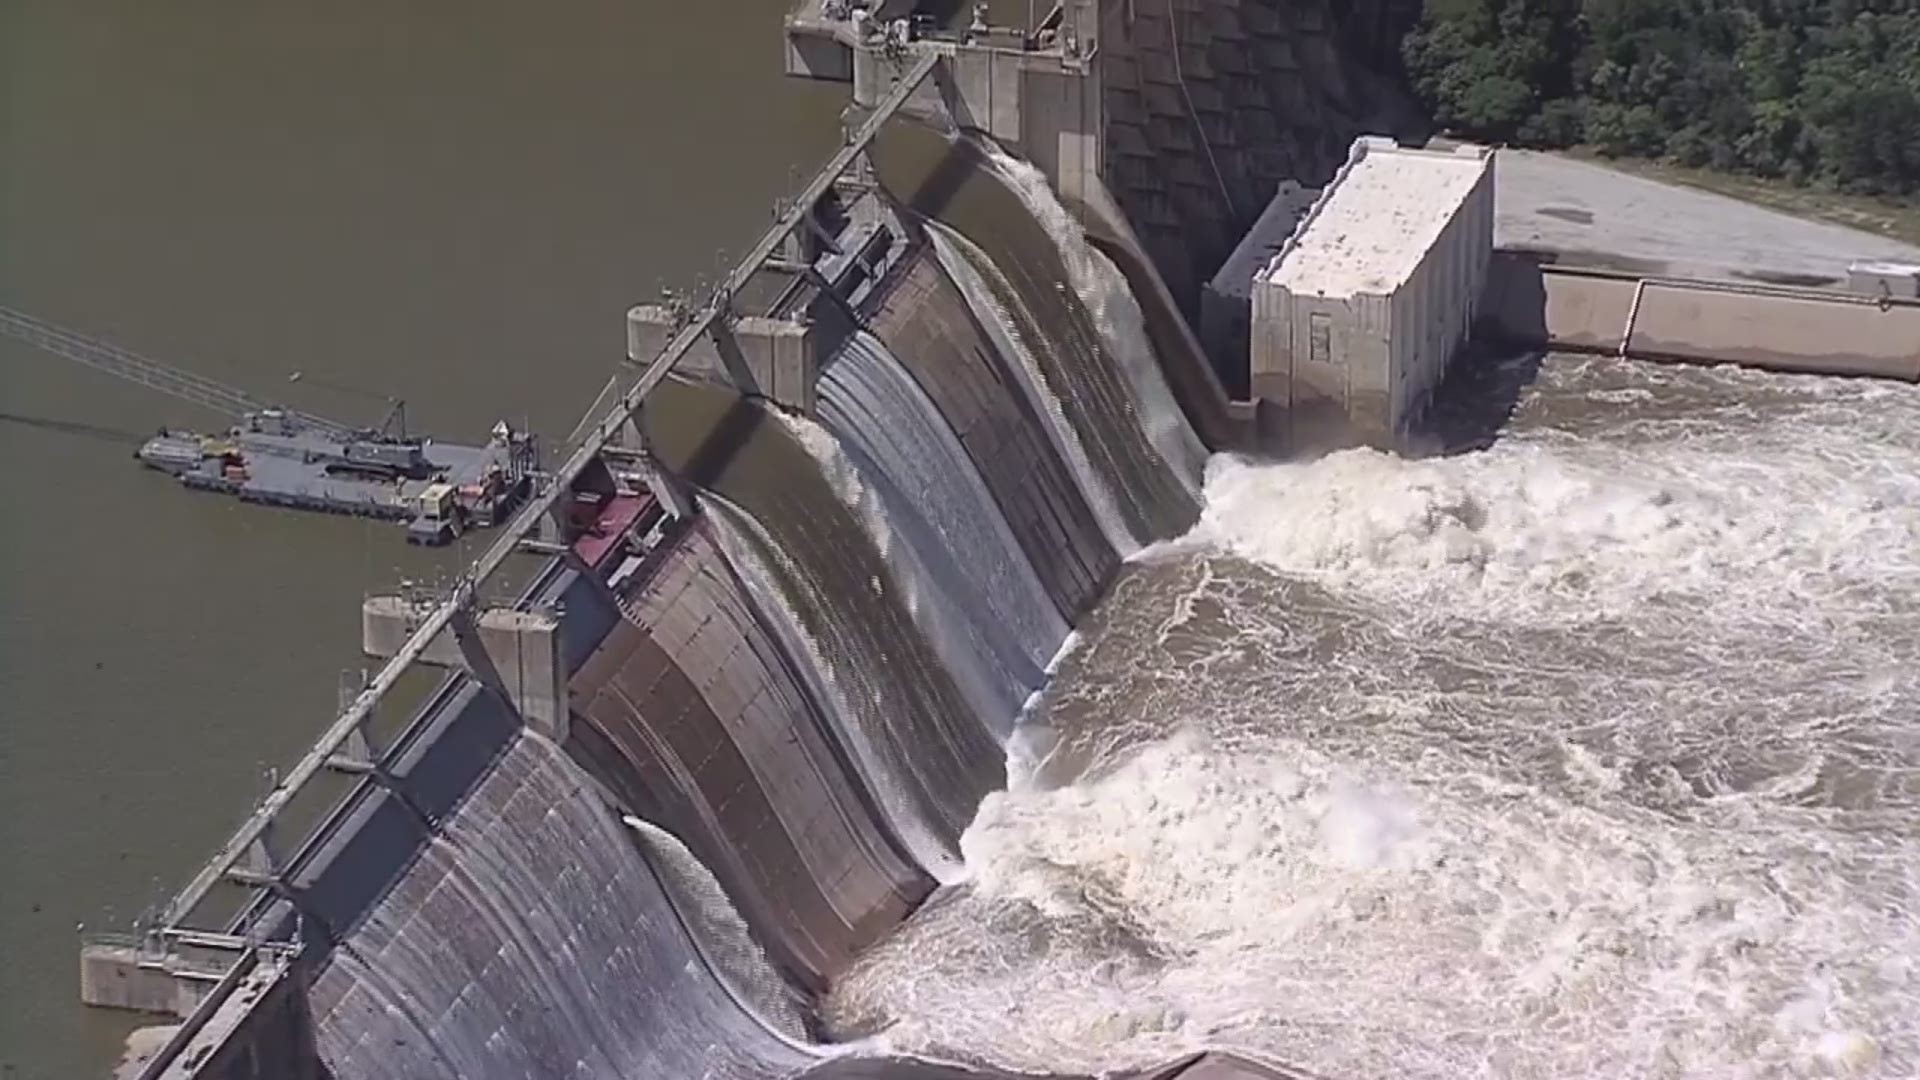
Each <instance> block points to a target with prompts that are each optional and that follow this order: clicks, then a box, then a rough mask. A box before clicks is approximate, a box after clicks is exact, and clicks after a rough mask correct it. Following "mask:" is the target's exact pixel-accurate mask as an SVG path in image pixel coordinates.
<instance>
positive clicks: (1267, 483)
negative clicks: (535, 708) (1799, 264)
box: [825, 357, 1920, 1078]
mask: <svg viewBox="0 0 1920 1080" xmlns="http://www.w3.org/2000/svg"><path fill="white" fill-rule="evenodd" d="M1518 363H1520V362H1516V364H1518ZM1203 494H1204V497H1205V508H1204V511H1203V514H1202V517H1201V520H1200V522H1199V523H1198V525H1196V526H1195V528H1194V529H1193V530H1192V531H1191V532H1190V533H1189V534H1188V535H1187V536H1185V537H1183V538H1181V539H1179V540H1177V541H1174V542H1171V543H1166V544H1161V545H1158V546H1155V547H1152V548H1148V549H1146V550H1144V551H1142V552H1140V553H1139V554H1137V555H1136V556H1135V557H1134V558H1133V559H1132V560H1131V561H1130V563H1129V564H1128V566H1127V568H1126V570H1125V571H1124V572H1123V574H1122V575H1121V577H1120V579H1119V581H1118V582H1117V583H1116V584H1115V586H1114V588H1113V590H1112V592H1111V595H1110V596H1109V598H1108V599H1107V600H1106V601H1105V602H1104V603H1103V604H1102V606H1101V607H1100V608H1099V609H1098V610H1097V611H1096V612H1095V613H1094V614H1093V615H1092V616H1090V617H1089V618H1088V619H1087V620H1086V621H1085V622H1084V623H1083V625H1082V626H1081V627H1080V632H1079V633H1077V634H1076V635H1075V641H1076V642H1077V645H1076V647H1075V648H1074V649H1073V650H1072V651H1071V653H1070V654H1069V655H1066V656H1064V657H1063V658H1061V659H1060V661H1059V662H1058V667H1057V672H1056V674H1055V675H1054V677H1053V679H1052V680H1051V682H1050V683H1049V685H1048V687H1047V688H1046V690H1045V692H1044V693H1043V694H1042V695H1041V696H1040V698H1039V699H1038V700H1037V701H1036V702H1035V703H1034V704H1033V706H1032V707H1031V708H1030V709H1029V711H1028V713H1027V714H1026V715H1025V716H1023V718H1022V724H1023V732H1024V733H1028V734H1027V735H1025V736H1016V738H1015V740H1014V744H1015V745H1016V746H1019V747H1021V748H1023V750H1022V752H1023V753H1029V754H1030V753H1032V752H1033V751H1032V749H1031V748H1033V747H1036V746H1037V747H1041V748H1042V749H1043V750H1044V751H1045V754H1044V757H1042V758H1041V759H1040V760H1039V761H1037V762H1028V761H1023V762H1022V763H1021V767H1020V768H1018V769H1015V770H1010V771H1011V773H1012V775H1013V776H1014V778H1015V779H1014V786H1013V787H1012V788H1011V789H1010V790H1008V791H1006V792H1003V793H999V794H996V795H994V796H992V797H990V798H989V799H988V800H987V801H986V802H985V803H984V804H983V805H982V806H981V807H980V810H979V813H978V815H977V817H976V819H975V820H974V822H973V824H972V825H971V827H970V828H969V829H968V830H967V832H966V834H965V835H964V836H963V838H962V841H961V853H962V855H963V857H964V860H965V868H964V877H963V880H962V881H960V883H958V884H957V885H954V886H952V887H950V888H947V889H945V890H943V891H942V892H941V893H940V894H938V895H937V897H936V898H935V900H934V901H933V902H931V903H930V904H929V905H928V906H927V907H926V908H925V909H924V910H923V911H921V912H920V913H919V914H918V915H916V916H915V918H914V919H913V920H911V921H910V922H909V923H908V925H907V926H905V927H904V928H902V930H901V931H900V932H899V933H897V934H896V935H894V936H892V937H891V938H889V939H888V940H887V941H885V942H884V943H882V944H881V945H880V946H878V947H877V948H875V949H874V950H873V951H871V952H870V953H869V954H868V955H867V956H865V957H864V958H863V959H862V960H861V962H860V963H859V964H858V965H857V966H856V967H855V969H854V970H853V971H851V972H850V973H848V974H847V975H846V976H845V977H844V978H842V979H841V980H840V982H839V983H838V984H837V985H836V986H835V987H834V989H833V992H832V994H831V996H830V998H829V1000H828V1001H827V1003H826V1007H825V1008H826V1014H827V1019H828V1020H829V1022H830V1023H831V1024H833V1025H834V1026H835V1028H836V1030H837V1031H838V1032H839V1033H841V1034H843V1035H847V1036H856V1035H857V1036H867V1035H872V1036H875V1037H876V1038H877V1039H878V1040H879V1041H880V1042H881V1043H882V1044H883V1045H886V1046H889V1047H891V1048H893V1049H896V1050H901V1051H907V1052H920V1053H934V1054H940V1055H945V1056H956V1057H960V1058H963V1059H968V1060H977V1061H983V1062H991V1063H994V1064H998V1065H1002V1066H1006V1067H1012V1068H1021V1069H1029V1070H1035V1071H1041V1070H1045V1071H1087V1072H1095V1073H1097V1072H1100V1071H1103V1070H1116V1069H1121V1068H1125V1067H1129V1066H1138V1065H1147V1064H1153V1063H1159V1062H1164V1061H1166V1060H1167V1059H1168V1058H1169V1057H1170V1056H1171V1055H1174V1054H1178V1053H1182V1052H1186V1051H1191V1050H1195V1049H1200V1048H1205V1047H1219V1048H1231V1049H1235V1050H1240V1051H1242V1052H1248V1053H1252V1054H1255V1055H1259V1056H1264V1057H1267V1058H1270V1059H1272V1060H1274V1061H1276V1062H1282V1063H1286V1064H1289V1065H1293V1066H1297V1067H1300V1068H1304V1069H1308V1070H1311V1071H1313V1072H1316V1073H1319V1074H1322V1075H1325V1076H1328V1077H1353V1078H1358V1077H1376V1076H1382V1077H1384V1076H1408V1077H1436V1078H1438V1077H1494V1076H1497V1077H1572V1076H1620V1077H1680V1076H1687V1077H1776V1076H1778V1077H1798V1076H1849V1075H1851V1076H1887V1077H1894V1076H1912V1075H1916V1074H1920V970H1916V967H1917V966H1920V922H1917V921H1916V910H1917V909H1916V887H1917V886H1920V722H1916V717H1920V665H1917V664H1916V660H1920V599H1916V598H1917V597H1920V509H1917V508H1920V392H1916V390H1915V388H1913V387H1905V386H1893V385H1888V384H1879V383H1869V382H1862V381H1843V380H1835V379H1821V378H1808V377H1786V376H1776V375H1765V374H1758V373H1754V372H1747V371H1741V370H1736V369H1699V368H1677V367H1660V366H1653V365H1639V364H1632V363H1627V362H1621V361H1613V360H1600V359H1575V358H1564V357H1552V358H1549V359H1548V360H1547V361H1546V362H1545V363H1544V365H1542V366H1541V367H1540V369H1539V370H1538V372H1537V373H1532V374H1531V378H1530V381H1529V383H1528V386H1527V389H1526V390H1525V392H1524V393H1523V395H1522V396H1521V397H1520V399H1519V401H1518V402H1517V405H1516V408H1515V410H1514V413H1513V416H1512V417H1511V419H1510V420H1508V421H1507V423H1506V424H1505V425H1504V427H1503V428H1502V430H1501V432H1500V435H1499V437H1498V438H1497V439H1496V440H1495V441H1494V442H1493V443H1492V444H1491V445H1490V446H1489V447H1487V448H1485V449H1481V450H1476V451H1473V452H1466V453H1458V454H1454V455H1451V456H1433V457H1427V458H1416V459H1403V458H1400V457H1396V456H1392V455H1387V454H1381V453H1376V452H1373V451H1366V450H1355V451H1346V452H1341V453H1337V454H1332V455H1329V456H1326V457H1322V458H1319V459H1317V460H1312V461H1302V462H1293V463H1281V464H1272V463H1255V462H1250V461H1246V460H1241V459H1238V458H1233V457H1226V456H1219V457H1215V458H1213V459H1212V460H1211V461H1210V462H1209V463H1208V465H1207V468H1206V480H1205V486H1204V492H1203ZM1033 732H1042V733H1044V735H1031V733H1033Z"/></svg>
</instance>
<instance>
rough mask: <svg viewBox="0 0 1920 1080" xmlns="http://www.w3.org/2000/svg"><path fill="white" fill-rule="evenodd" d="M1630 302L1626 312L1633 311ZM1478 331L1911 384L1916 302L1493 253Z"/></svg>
mask: <svg viewBox="0 0 1920 1080" xmlns="http://www.w3.org/2000/svg"><path fill="white" fill-rule="evenodd" d="M1636 299H1637V304H1636ZM1480 332H1481V333H1482V334H1483V335H1485V336H1489V337H1493V338H1496V339H1498V340H1502V341H1506V342H1509V343H1512V344H1514V345H1519V346H1523V347H1532V348H1554V349H1567V350H1572V351H1581V352H1605V353H1621V354H1624V355H1627V356H1635V357H1641V358H1645V359H1664V360H1684V361H1692V362H1697V363H1727V364H1745V365H1749V366H1752V367H1759V368H1767V369H1770V370H1775V371H1794V372H1808V373H1817V374H1830V375H1869V376H1876V377H1880V378H1891V379H1902V380H1906V381H1909V382H1913V381H1920V303H1916V302H1914V301H1901V300H1886V301H1877V302H1876V301H1874V300H1871V299H1867V298H1862V297H1856V296H1851V295H1848V294H1844V293H1816V292H1811V291H1807V290H1795V289H1782V288H1771V287H1763V286H1748V285H1737V286H1722V285H1716V284H1714V283H1709V282H1687V281H1679V280H1672V279H1644V280H1643V279H1640V278H1636V277H1632V276H1629V275H1620V274H1608V273H1603V272H1596V271H1589V270H1565V269H1559V268H1555V267H1552V266H1542V265H1540V264H1538V263H1536V262H1534V261H1532V260H1531V259H1529V258H1525V257H1520V256H1515V255H1510V254H1503V255H1499V256H1496V258H1495V259H1494V264H1493V267H1492V270H1491V272H1490V274H1489V276H1488V282H1487V292H1486V295H1485V296H1484V297H1483V298H1482V302H1481V323H1480Z"/></svg>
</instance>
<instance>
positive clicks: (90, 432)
mask: <svg viewBox="0 0 1920 1080" xmlns="http://www.w3.org/2000/svg"><path fill="white" fill-rule="evenodd" d="M0 424H18V425H20V426H21V427H30V428H38V429H40V430H41V431H51V432H54V433H55V434H59V435H72V436H74V437H76V438H83V439H97V440H99V441H101V442H109V443H116V444H119V445H122V446H139V445H140V444H141V443H144V442H146V441H147V440H148V439H149V438H151V437H152V436H151V435H149V434H143V433H141V432H138V431H128V430H126V429H125V428H114V427H103V426H101V425H99V424H88V423H84V422H82V421H79V420H60V419H56V418H54V417H50V416H23V415H21V414H19V413H9V412H0Z"/></svg>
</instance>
